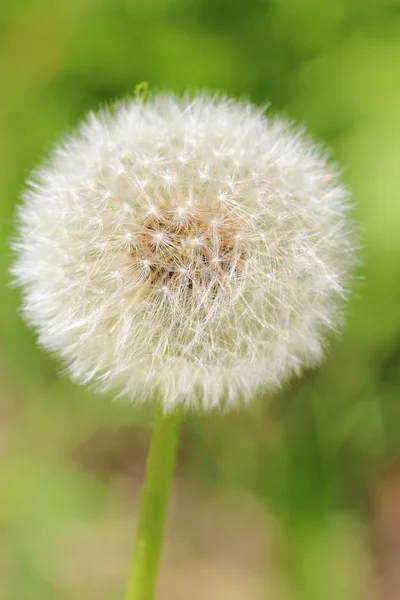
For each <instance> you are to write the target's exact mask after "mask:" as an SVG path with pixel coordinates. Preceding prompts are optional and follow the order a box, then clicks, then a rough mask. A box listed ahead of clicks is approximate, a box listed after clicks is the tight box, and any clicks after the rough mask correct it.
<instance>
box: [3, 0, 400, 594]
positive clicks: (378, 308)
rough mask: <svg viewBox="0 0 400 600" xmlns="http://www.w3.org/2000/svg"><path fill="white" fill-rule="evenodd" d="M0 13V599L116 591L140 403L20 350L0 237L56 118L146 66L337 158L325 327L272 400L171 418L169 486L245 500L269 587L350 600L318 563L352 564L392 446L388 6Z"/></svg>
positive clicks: (24, 347) (194, 4)
mask: <svg viewBox="0 0 400 600" xmlns="http://www.w3.org/2000/svg"><path fill="white" fill-rule="evenodd" d="M0 28H1V37H0V74H1V78H0V80H1V82H2V86H1V95H0V99H1V100H0V106H1V115H0V181H1V197H0V239H1V244H0V247H1V251H2V255H1V285H2V287H1V307H0V337H1V339H0V378H1V390H0V395H1V402H0V575H1V577H0V597H2V598H5V599H8V598H10V599H12V600H36V599H38V600H39V599H40V600H47V599H50V598H55V597H57V598H59V599H65V600H66V599H70V598H74V599H78V600H79V599H80V598H85V599H90V598H96V599H97V598H99V599H100V600H102V599H104V600H108V599H111V598H118V597H121V594H122V589H123V580H124V577H125V570H126V569H127V567H128V562H129V554H130V537H131V536H130V531H133V529H134V521H133V513H134V510H133V509H132V507H133V506H134V505H135V503H137V498H138V494H139V490H140V481H141V476H142V470H143V464H144V457H145V451H146V446H147V442H148V434H149V423H150V418H151V415H150V414H148V412H147V411H146V410H143V409H141V410H137V409H132V408H130V407H126V406H121V405H116V404H115V403H113V402H112V401H111V399H109V398H98V397H94V396H93V395H92V394H91V392H90V391H88V390H85V389H81V388H78V387H75V386H73V385H72V384H71V383H70V382H69V381H68V379H66V378H63V377H61V376H60V366H59V365H58V364H57V363H56V361H55V360H54V359H53V358H51V357H48V356H45V355H44V354H43V353H42V352H41V351H40V350H39V349H38V348H37V347H36V345H35V340H34V336H33V334H32V333H31V332H30V331H28V330H27V328H26V327H25V325H24V324H23V323H22V321H21V319H20V317H19V315H18V312H17V306H18V303H19V299H18V292H17V291H15V290H12V289H10V288H9V287H8V279H9V277H8V274H7V270H8V265H9V262H10V252H9V249H8V247H7V239H8V238H9V236H10V234H11V233H12V219H13V213H14V208H15V204H16V202H17V201H18V196H19V194H20V192H21V189H22V187H23V184H24V180H25V178H26V176H27V174H28V173H29V171H30V169H32V168H33V167H34V166H35V165H36V164H37V163H38V162H39V161H40V160H41V158H42V157H44V156H45V155H46V153H47V151H48V150H49V148H50V147H51V145H52V143H53V142H54V141H55V140H56V139H57V138H58V136H59V135H60V133H62V132H64V131H65V130H68V129H69V128H71V127H73V126H74V125H75V124H76V123H77V122H78V121H79V120H80V119H81V118H82V117H83V115H84V114H85V113H86V112H87V111H88V110H90V109H96V108H98V106H99V105H100V104H102V103H104V102H107V101H110V100H112V99H113V98H115V97H117V96H121V95H126V94H132V93H133V92H134V89H135V86H136V85H137V84H138V83H139V82H141V81H143V80H146V81H148V82H149V83H150V88H151V90H152V91H157V90H165V89H173V90H176V91H179V92H183V91H184V90H186V89H188V88H189V89H192V90H196V89H199V88H207V89H211V90H221V91H223V92H226V93H227V94H229V95H234V96H244V97H248V98H250V99H251V100H252V101H253V102H255V103H258V104H266V103H271V108H270V110H271V111H272V112H273V113H275V112H281V113H282V112H283V113H284V114H285V115H287V116H289V117H291V118H294V119H295V120H297V121H299V122H300V123H302V124H304V125H305V126H306V127H307V129H308V130H309V131H310V132H311V133H312V134H313V135H314V136H315V137H316V138H317V139H318V140H320V141H323V142H325V143H327V144H328V145H329V146H330V147H331V148H332V150H333V158H334V159H335V160H337V161H338V162H340V163H341V164H342V165H344V170H343V180H344V181H345V182H346V183H347V184H348V185H349V186H350V187H351V188H352V190H353V191H354V199H355V205H356V208H355V216H356V218H357V221H358V222H359V223H360V228H361V231H362V239H363V245H364V247H363V249H362V251H361V256H362V261H363V262H362V266H361V267H360V269H359V273H358V280H357V282H356V285H355V293H354V294H353V298H352V301H351V305H350V308H349V319H348V326H347V328H346V330H345V332H344V334H343V335H342V336H341V337H340V338H338V339H336V340H335V341H334V343H333V347H332V351H331V353H330V355H329V357H328V360H327V361H326V363H325V365H324V366H323V367H322V368H320V369H319V370H318V371H316V372H315V373H310V374H309V376H307V377H306V378H304V379H303V380H302V381H300V382H295V383H293V385H292V386H291V387H290V388H288V389H286V390H284V391H283V392H282V393H281V394H280V395H278V396H277V397H275V398H273V399H265V398H260V399H258V400H257V401H256V402H255V403H254V405H253V406H252V407H250V408H249V409H247V410H243V411H240V412H238V413H237V414H233V415H228V416H221V415H215V414H214V415H208V416H189V417H187V419H186V423H185V426H184V431H183V437H182V445H181V456H180V461H179V467H178V473H177V480H178V485H179V481H180V482H182V485H183V487H184V488H185V489H186V488H189V489H190V490H192V494H193V496H195V497H196V498H199V497H200V498H204V497H205V498H207V497H210V496H213V495H214V494H219V493H221V491H227V490H229V491H232V490H235V491H236V492H237V491H239V492H241V493H245V494H248V495H250V496H251V497H253V498H255V499H257V502H258V503H259V504H260V505H261V506H262V507H263V509H265V511H266V512H267V513H268V514H270V515H272V516H273V517H272V518H273V520H274V522H275V521H276V523H278V528H279V531H280V532H281V533H280V536H281V542H280V544H281V545H282V546H283V548H284V550H283V558H282V556H281V558H280V559H276V563H275V567H274V566H273V567H271V566H270V567H269V568H268V565H267V564H266V565H265V573H266V575H265V579H266V580H267V579H270V578H271V576H270V574H271V570H272V571H273V572H274V577H275V576H276V575H277V573H278V571H279V578H281V579H282V580H285V582H286V583H285V585H286V588H285V589H286V594H288V595H287V596H281V595H279V594H280V593H281V592H279V591H276V592H275V595H272V596H270V597H273V598H274V599H275V597H276V598H281V597H282V598H283V597H285V598H286V597H288V598H292V597H293V598H304V599H305V600H306V599H310V600H313V599H314V598H315V600H317V598H318V599H320V598H322V597H323V598H324V599H325V598H326V599H328V600H329V598H332V599H333V598H338V597H340V598H343V599H346V598H358V597H360V598H364V597H365V596H363V595H362V592H360V588H359V586H360V582H358V581H353V579H352V578H351V577H350V578H349V577H348V574H347V571H346V569H342V568H340V569H339V567H335V564H336V563H335V561H336V559H338V558H340V557H341V558H342V559H343V556H344V557H348V560H349V563H348V564H354V565H355V566H354V568H356V565H360V564H361V563H362V564H364V563H363V561H364V558H363V557H368V526H369V511H368V498H369V493H368V490H369V488H370V486H371V484H372V482H373V481H374V480H375V479H376V477H377V476H378V474H379V473H380V472H381V471H382V470H383V469H384V468H385V466H386V465H388V464H390V463H392V462H393V461H395V460H396V458H397V457H398V455H399V450H400V444H399V436H398V428H399V425H400V401H399V400H400V399H399V395H400V364H399V363H400V309H399V303H400V234H399V232H400V198H399V190H400V169H399V164H400V144H399V140H400V110H399V106H400V77H399V65H400V4H399V2H398V0H368V2H365V1H364V0H302V1H300V0H285V1H280V2H279V1H277V0H247V1H246V2H243V1H239V0H147V1H145V0H142V1H140V0H136V1H133V0H56V1H50V0H34V1H28V0H26V1H23V0H13V1H11V0H5V1H3V3H2V4H1V7H0ZM110 490H111V491H110ZM190 497H191V496H190V494H189V500H188V502H189V505H190V502H191V500H190ZM131 504H132V507H131ZM196 506H197V508H196V510H194V511H193V512H192V513H191V512H190V506H189V508H187V507H186V511H187V518H188V519H189V521H190V520H191V519H192V520H193V519H195V517H196V511H197V510H198V505H196ZM200 506H201V502H200ZM200 510H201V509H200ZM185 514H186V513H185ZM188 515H189V516H188ZM238 518H239V517H238ZM178 522H179V519H178V518H177V523H178ZM177 527H178V525H177ZM182 527H183V526H182ZM205 527H206V528H207V525H205ZM266 529H267V528H266ZM89 530H90V535H89V534H88V535H89V538H90V539H89V542H88V540H87V537H88V536H87V535H86V537H85V532H87V531H89ZM189 530H190V527H188V531H189ZM82 531H83V533H82ZM333 531H334V532H335V535H334V539H335V541H333V537H332V532H333ZM74 532H75V533H74ZM126 532H127V535H126V536H125V533H126ZM180 534H181V536H183V538H185V536H186V538H185V539H188V540H191V539H192V538H191V537H190V535H189V533H188V532H187V531H186V530H185V529H184V528H183V530H182V531H181V532H180ZM90 536H91V537H90ZM96 536H98V537H96ZM118 536H120V537H118ZM71 538H72V541H71ZM116 538H117V541H116ZM96 540H97V541H96ZM191 543H193V544H194V545H195V543H194V542H193V541H192V542H191ZM71 544H72V546H71ZM71 548H72V549H71ZM354 548H356V550H354ZM88 554H90V555H91V556H92V562H90V561H89V562H87V555H88ZM281 554H282V553H281ZM350 554H351V556H349V555H350ZM74 556H75V559H74V558H73V557H74ZM93 556H94V558H93ZM71 557H72V558H71ZM76 557H78V559H77V558H76ZM79 557H80V558H79ZM332 557H334V558H332ZM74 560H75V562H74ZM346 560H347V558H346V559H345V561H346ZM366 560H367V562H368V558H367V559H366ZM71 561H72V562H71ZM85 561H86V562H85ZM352 561H353V563H352ZM360 561H361V562H360ZM266 562H267V561H266ZM278 563H279V564H278ZM68 565H70V567H68ZM110 565H111V567H110ZM107 568H110V569H111V571H112V575H110V577H109V578H107V577H106V576H105V575H104V570H105V569H106V570H107ZM357 568H358V567H357ZM68 569H69V570H68ZM77 569H78V570H79V569H80V570H79V573H77ZM113 569H114V570H113ZM70 571H72V573H71V572H70ZM114 573H115V576H114ZM268 573H269V575H268ZM339 573H340V574H339ZM360 573H363V570H362V569H361V570H360ZM327 578H328V579H327ZM360 578H361V579H362V578H363V575H360ZM355 579H357V577H356V578H355ZM266 586H267V584H266ZM338 586H339V587H338ZM259 589H262V585H261V587H260V588H259ZM265 589H266V588H265ZM260 593H261V592H260ZM266 593H267V592H266ZM282 593H283V592H282ZM159 594H160V598H167V597H168V598H169V597H171V598H172V597H176V598H178V595H171V596H169V595H168V594H167V592H163V593H161V592H159ZM215 594H216V592H215ZM179 597H180V596H179ZM183 597H185V596H182V598H183ZM193 597H194V596H193ZM208 597H209V598H210V599H211V600H212V598H217V597H218V598H219V597H224V596H220V595H214V596H212V594H211V592H210V595H209V596H208ZM208 597H207V598H208ZM225 597H228V596H225ZM232 597H233V596H232ZM237 597H238V598H241V597H243V598H247V597H248V596H245V595H243V596H239V595H238V596H237ZM254 597H257V598H258V597H264V595H263V594H262V593H261V596H260V595H257V596H254Z"/></svg>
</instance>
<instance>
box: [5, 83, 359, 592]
mask: <svg viewBox="0 0 400 600" xmlns="http://www.w3.org/2000/svg"><path fill="white" fill-rule="evenodd" d="M348 212H349V204H348V192H347V190H346V188H345V187H343V186H342V185H340V184H339V183H338V178H337V173H336V170H335V168H333V167H332V166H331V165H329V163H328V162H327V159H326V157H325V155H324V153H323V152H322V151H321V149H320V148H319V147H317V146H316V145H315V144H314V143H313V142H311V141H310V140H309V139H308V138H307V137H306V136H305V135H304V133H303V132H302V131H300V130H299V129H298V128H294V127H293V126H292V125H291V124H290V123H288V122H287V121H284V120H282V119H271V118H268V117H267V116H265V114H264V111H262V110H259V109H256V108H255V107H253V106H251V105H249V104H247V103H245V102H239V101H233V100H228V99H226V98H222V97H211V96H208V95H199V96H197V97H189V96H187V97H185V98H183V99H179V98H177V97H175V96H174V95H161V96H158V97H154V98H153V99H149V100H148V101H146V102H144V101H142V100H140V99H138V98H136V99H135V100H131V101H128V102H126V103H120V104H117V105H116V106H114V107H113V108H111V109H110V110H104V111H102V112H100V113H99V114H97V115H95V114H91V115H89V117H88V118H87V119H86V121H85V122H84V123H83V124H82V125H81V126H80V127H79V128H78V129H77V131H76V132H75V133H73V134H72V135H71V136H69V137H67V138H66V139H65V140H64V142H63V143H62V144H60V145H59V146H57V147H56V148H55V149H54V151H53V152H52V154H51V157H50V159H49V161H48V163H47V164H46V165H45V166H43V167H41V168H40V169H39V170H38V171H37V172H36V173H35V174H34V175H33V177H32V179H31V181H30V184H29V188H28V190H27V191H26V192H25V195H24V200H23V203H22V205H21V207H20V209H19V225H18V231H17V237H16V240H15V244H14V247H15V251H16V260H15V264H14V267H13V274H14V278H15V280H16V282H17V284H19V285H20V287H21V288H22V290H23V301H22V307H23V312H24V315H25V317H26V319H27V321H28V322H29V323H30V324H31V325H32V326H33V327H34V328H35V330H36V331H37V334H38V340H39V342H40V344H41V345H42V346H44V347H45V348H46V349H48V350H50V351H52V352H54V353H56V354H58V355H59V356H60V357H61V359H62V360H63V362H64V363H65V365H66V366H67V368H68V370H69V372H70V374H71V376H72V378H73V379H74V380H75V381H77V382H81V383H92V384H94V385H95V386H96V387H97V388H98V389H100V390H104V391H112V392H114V393H116V394H117V395H119V396H121V397H124V398H128V399H132V400H135V401H144V400H146V399H148V398H149V397H152V396H154V395H157V396H158V397H159V398H160V401H161V411H160V415H159V420H158V421H157V423H158V424H156V428H155V434H154V437H153V444H152V450H151V453H150V461H149V470H148V479H147V481H146V486H145V491H144V499H143V507H144V508H143V511H142V513H141V520H140V521H139V532H138V543H137V549H136V556H137V558H136V562H135V563H134V564H135V566H134V569H133V572H132V573H133V574H132V578H131V586H130V588H129V589H130V591H129V592H128V594H129V595H128V598H136V599H140V598H143V599H145V598H151V594H152V590H153V587H154V581H155V570H156V566H157V558H158V553H159V546H160V543H161V532H162V523H163V519H164V516H165V502H164V503H163V502H161V501H160V498H166V497H167V495H168V489H169V485H170V479H171V474H172V467H173V460H174V452H175V447H176V438H177V435H176V432H177V429H178V424H179V414H180V411H179V410H177V407H181V408H182V407H184V408H201V409H204V410H208V409H212V408H214V407H224V408H226V409H230V408H233V407H235V406H237V405H238V403H239V402H241V401H244V402H248V401H250V400H251V399H252V398H253V397H254V395H255V394H256V392H257V391H259V390H265V391H272V390H275V389H277V388H279V387H280V386H281V385H282V383H283V382H285V381H286V380H288V379H289V378H290V377H291V376H292V375H293V374H296V375H299V374H300V373H301V372H302V371H303V370H304V369H305V368H308V367H313V366H315V365H317V364H318V363H319V362H320V361H321V359H322V358H323V355H324V349H325V346H326V341H327V336H328V334H329V332H330V331H331V330H335V329H337V328H338V327H339V326H340V325H341V311H342V306H343V303H344V302H343V301H344V300H345V299H346V297H347V291H348V284H349V279H350V273H351V270H352V266H353V263H354V252H353V245H352V239H351V230H352V225H351V221H350V220H349V216H348ZM157 432H158V433H157ZM161 473H162V475H161ZM160 479H161V480H162V481H161V483H160ZM160 488H162V493H160ZM157 502H158V505H157ZM163 511H164V512H163ZM157 523H158V525H157ZM149 531H151V532H152V535H153V538H152V541H151V543H150V544H149ZM149 565H150V566H149ZM144 589H145V590H146V591H143V590H144Z"/></svg>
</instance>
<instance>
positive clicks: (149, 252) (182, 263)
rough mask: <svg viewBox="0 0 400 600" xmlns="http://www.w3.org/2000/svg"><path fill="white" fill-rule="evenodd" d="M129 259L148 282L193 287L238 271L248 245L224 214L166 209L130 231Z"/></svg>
mask: <svg viewBox="0 0 400 600" xmlns="http://www.w3.org/2000/svg"><path fill="white" fill-rule="evenodd" d="M131 257H132V259H133V262H134V264H135V267H136V270H137V269H138V268H139V269H140V265H141V268H142V278H141V281H143V282H144V283H146V284H148V285H150V286H152V287H157V288H165V287H167V288H169V289H171V288H176V287H179V288H181V289H182V288H184V289H187V290H193V289H204V288H206V287H208V286H211V287H213V286H215V285H216V284H217V283H218V281H221V282H222V281H223V280H224V279H226V278H227V277H230V278H232V277H233V275H235V274H238V273H239V272H240V271H241V266H242V262H243V257H244V249H243V242H242V237H241V235H240V227H239V224H238V223H235V221H234V220H233V219H231V218H230V217H228V216H226V215H223V214H207V213H204V212H200V211H194V210H191V211H187V210H184V209H178V210H174V211H173V210H166V209H162V210H159V211H157V212H154V211H152V212H151V213H150V214H148V215H146V216H145V217H143V218H142V220H141V221H140V222H139V223H138V224H137V226H136V227H135V229H134V230H133V231H132V246H131Z"/></svg>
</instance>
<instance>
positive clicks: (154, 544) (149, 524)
mask: <svg viewBox="0 0 400 600" xmlns="http://www.w3.org/2000/svg"><path fill="white" fill-rule="evenodd" d="M181 419H182V409H181V407H179V408H177V409H175V410H174V411H173V412H170V413H167V414H165V413H164V411H163V407H162V405H160V406H159V407H158V409H157V416H156V420H155V423H154V429H153V436H152V440H151V445H150V451H149V455H148V458H147V466H146V479H145V483H144V488H143V493H142V499H141V504H140V512H139V522H138V528H137V533H136V543H135V550H134V555H133V560H132V567H131V571H130V575H129V581H128V587H127V592H126V596H125V600H152V598H153V595H154V589H155V585H156V577H157V567H158V562H159V557H160V551H161V545H162V538H163V531H164V523H165V516H166V513H167V506H168V499H169V495H170V489H171V481H172V475H173V471H174V465H175V457H176V450H177V445H178V437H179V429H180V422H181Z"/></svg>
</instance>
